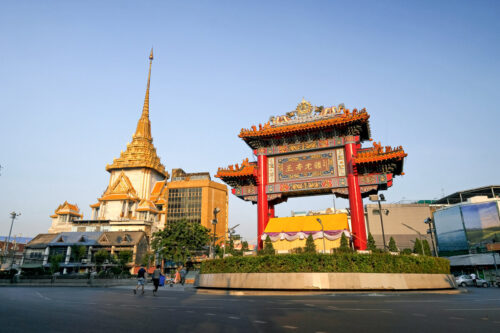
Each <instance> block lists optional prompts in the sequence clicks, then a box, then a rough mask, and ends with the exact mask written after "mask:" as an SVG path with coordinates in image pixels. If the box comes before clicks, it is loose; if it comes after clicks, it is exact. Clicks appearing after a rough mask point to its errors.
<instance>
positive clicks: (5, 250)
mask: <svg viewBox="0 0 500 333" xmlns="http://www.w3.org/2000/svg"><path fill="white" fill-rule="evenodd" d="M20 215H21V213H16V212H12V213H10V218H11V219H12V222H10V230H9V237H7V241H6V242H5V245H4V248H3V253H4V255H3V257H4V258H5V254H6V253H7V251H8V250H9V243H10V235H11V233H12V226H13V225H14V220H15V219H16V218H17V217H18V216H20Z"/></svg>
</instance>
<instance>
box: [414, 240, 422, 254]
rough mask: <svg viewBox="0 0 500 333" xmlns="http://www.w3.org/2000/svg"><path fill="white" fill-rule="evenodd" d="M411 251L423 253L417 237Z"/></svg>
mask: <svg viewBox="0 0 500 333" xmlns="http://www.w3.org/2000/svg"><path fill="white" fill-rule="evenodd" d="M413 253H417V254H424V253H423V248H422V242H421V241H420V239H418V238H416V239H415V245H414V246H413Z"/></svg>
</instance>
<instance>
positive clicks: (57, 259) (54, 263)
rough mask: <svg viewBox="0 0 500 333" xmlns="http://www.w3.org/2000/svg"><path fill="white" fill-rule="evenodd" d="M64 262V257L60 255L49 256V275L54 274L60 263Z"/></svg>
mask: <svg viewBox="0 0 500 333" xmlns="http://www.w3.org/2000/svg"><path fill="white" fill-rule="evenodd" d="M63 260H64V256H63V255H62V254H55V255H52V256H50V273H52V274H54V273H56V272H58V271H59V267H60V265H61V261H63Z"/></svg>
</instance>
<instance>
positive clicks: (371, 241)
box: [366, 232, 377, 251]
mask: <svg viewBox="0 0 500 333" xmlns="http://www.w3.org/2000/svg"><path fill="white" fill-rule="evenodd" d="M366 249H367V250H370V251H375V250H376V249H377V246H376V245H375V239H374V238H373V236H372V234H371V232H369V233H368V242H367V244H366Z"/></svg>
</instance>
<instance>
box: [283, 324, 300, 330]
mask: <svg viewBox="0 0 500 333" xmlns="http://www.w3.org/2000/svg"><path fill="white" fill-rule="evenodd" d="M281 327H283V328H288V329H291V330H296V329H297V328H298V327H296V326H289V325H285V326H281Z"/></svg>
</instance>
